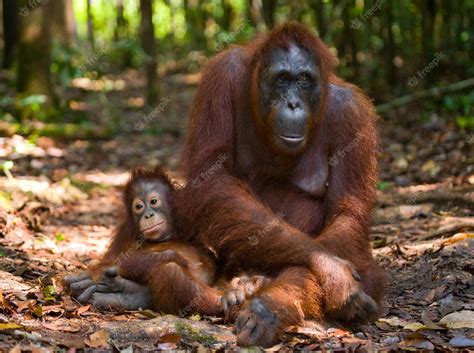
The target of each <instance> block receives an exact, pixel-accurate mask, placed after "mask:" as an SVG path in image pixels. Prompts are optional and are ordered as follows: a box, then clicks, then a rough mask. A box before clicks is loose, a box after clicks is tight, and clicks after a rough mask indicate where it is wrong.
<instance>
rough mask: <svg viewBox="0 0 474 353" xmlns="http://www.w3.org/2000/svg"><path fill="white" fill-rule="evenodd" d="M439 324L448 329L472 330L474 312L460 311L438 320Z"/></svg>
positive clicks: (473, 326)
mask: <svg viewBox="0 0 474 353" xmlns="http://www.w3.org/2000/svg"><path fill="white" fill-rule="evenodd" d="M439 323H440V324H443V325H446V327H448V328H452V329H457V328H472V329H474V311H471V310H461V311H456V312H454V313H451V314H448V315H446V316H445V317H443V318H442V319H441V320H439Z"/></svg>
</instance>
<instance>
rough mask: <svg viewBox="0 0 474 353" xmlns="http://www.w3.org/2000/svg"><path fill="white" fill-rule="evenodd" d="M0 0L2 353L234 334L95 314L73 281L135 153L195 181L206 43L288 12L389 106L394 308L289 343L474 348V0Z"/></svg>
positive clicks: (150, 346)
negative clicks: (190, 145) (69, 284)
mask: <svg viewBox="0 0 474 353" xmlns="http://www.w3.org/2000/svg"><path fill="white" fill-rule="evenodd" d="M0 5H1V6H0V351H2V350H5V351H6V349H11V348H13V347H15V348H14V350H13V352H18V351H20V350H21V349H25V350H27V351H35V352H39V351H40V350H38V349H37V347H38V346H41V347H46V348H48V349H49V350H48V351H53V350H54V351H56V350H58V347H61V348H71V347H72V348H85V347H90V348H97V347H110V346H109V343H110V342H109V336H108V335H109V334H108V333H107V332H105V331H104V330H102V329H101V330H99V331H97V330H98V329H99V328H103V327H109V329H108V330H109V331H110V335H111V336H110V337H114V339H113V344H114V347H115V348H116V349H117V350H121V349H124V348H126V347H131V346H133V347H138V348H142V349H144V350H156V348H157V347H158V348H162V349H174V348H176V347H179V348H180V349H187V350H192V351H195V350H197V348H196V347H199V351H205V350H201V348H202V347H201V346H205V347H214V348H216V347H217V348H226V349H235V341H233V340H235V337H233V335H232V333H231V332H230V330H231V326H230V325H227V326H226V327H227V328H226V329H225V330H224V331H219V332H220V333H219V334H216V332H217V331H215V330H216V329H217V328H218V327H220V329H219V330H221V329H222V327H223V326H216V325H215V323H216V322H217V323H218V325H219V321H215V319H213V320H212V321H211V323H212V324H209V320H207V319H205V320H199V321H196V319H195V318H194V319H193V320H185V319H178V320H180V321H179V322H178V324H179V325H178V324H176V325H175V321H174V320H175V319H176V318H175V319H170V318H169V317H159V316H158V317H156V318H155V319H153V320H155V321H153V322H154V324H150V323H149V321H144V320H149V319H150V317H155V316H157V314H156V313H150V312H149V311H146V312H145V313H142V312H132V313H130V312H127V313H123V314H122V315H114V314H110V313H98V312H97V311H95V310H94V308H92V307H91V306H90V305H85V306H80V305H79V304H77V303H74V302H73V301H72V300H71V298H70V297H69V296H67V295H64V293H63V292H62V287H61V285H60V280H59V278H60V276H61V275H62V274H64V273H67V272H76V271H80V270H84V269H86V268H87V266H88V265H89V264H90V263H91V262H92V261H94V260H97V259H98V258H100V255H101V254H102V253H103V252H104V251H105V249H106V248H107V244H108V242H109V239H110V234H111V233H112V230H113V228H114V227H115V226H116V224H117V219H118V217H119V210H118V207H119V206H118V205H119V200H120V185H122V184H123V183H124V182H125V180H127V177H128V170H129V168H130V167H131V166H133V165H137V164H141V165H145V166H153V165H156V164H162V165H163V166H164V167H165V168H166V169H167V170H169V171H170V173H171V175H172V177H173V178H174V179H175V180H176V181H178V182H181V181H182V179H181V178H180V174H179V170H178V168H177V165H178V158H179V155H180V150H181V146H182V145H183V141H184V135H185V133H186V127H187V121H188V116H189V108H190V105H191V102H192V98H193V96H194V93H195V91H196V86H197V84H198V83H199V80H200V74H199V73H200V70H201V68H202V67H203V66H204V65H205V64H206V62H207V61H208V60H209V57H211V56H212V55H214V54H216V53H218V52H220V51H222V50H225V48H227V47H229V46H230V45H233V44H239V43H245V42H246V41H248V40H251V39H252V38H254V36H255V35H258V34H259V33H261V32H264V31H266V30H268V29H271V28H272V27H273V26H275V25H277V24H278V23H280V22H283V21H287V20H296V21H300V22H302V23H305V24H306V25H307V26H309V27H310V28H311V29H312V30H313V31H314V32H315V33H318V34H319V36H321V38H322V39H323V40H324V41H325V42H326V43H327V45H328V46H329V48H330V50H331V51H332V52H333V54H334V56H335V57H337V58H338V60H339V66H338V68H337V73H338V75H340V76H342V77H343V78H345V79H346V80H348V81H350V82H353V83H355V84H356V85H359V86H360V87H362V88H363V89H364V90H366V91H367V93H368V94H369V95H370V96H371V97H372V98H373V99H374V101H375V104H376V106H377V110H378V112H379V113H380V116H381V119H380V120H379V122H378V126H379V130H380V137H381V142H382V143H381V147H382V148H381V152H380V155H379V162H380V163H379V180H378V183H377V187H378V206H377V209H376V210H375V212H374V222H373V226H372V227H371V229H370V239H371V242H372V246H373V248H374V255H375V257H376V259H377V261H378V262H379V263H381V265H382V266H383V267H384V269H385V270H386V271H387V272H388V274H389V276H390V291H389V294H388V298H387V305H386V306H385V308H384V312H383V313H382V318H381V319H380V320H378V321H377V322H375V323H372V324H370V325H367V326H365V327H363V328H361V329H360V330H361V331H360V332H356V331H354V332H349V331H347V330H342V329H341V328H337V329H334V328H329V329H328V330H325V329H324V330H323V331H322V332H321V331H320V330H316V328H315V326H311V325H309V326H308V327H305V328H302V329H301V330H298V331H297V332H296V333H295V332H293V333H288V334H286V335H285V338H284V340H283V342H284V343H282V345H280V346H279V348H278V349H280V348H282V347H289V350H288V351H293V350H300V349H305V350H310V351H315V350H331V349H335V350H341V349H342V348H345V350H347V351H356V350H359V348H360V349H361V350H363V351H364V350H365V351H374V350H375V351H377V350H387V351H388V350H390V351H396V350H403V351H407V350H411V351H419V350H425V351H428V350H435V349H436V350H437V351H448V350H450V349H453V348H466V347H474V330H473V328H474V304H473V303H474V295H473V290H472V289H473V287H474V282H473V278H474V277H473V274H474V258H473V257H472V253H473V246H474V242H473V239H474V55H473V54H474V0H453V1H450V0H397V1H390V0H312V1H298V0H286V1H284V0H278V1H269V0H49V1H47V0H42V1H40V0H0ZM351 148H352V147H351ZM342 152H344V153H343V155H345V154H346V152H347V153H349V152H350V150H349V149H347V150H346V149H344V150H343V151H342ZM346 158H351V157H350V156H349V155H348V156H347V157H346ZM163 320H164V321H163ZM206 320H207V323H206V322H204V321H206ZM183 323H184V324H183ZM122 324H123V325H124V326H123V328H120V327H122V326H121V325H122ZM201 324H202V325H204V326H205V328H204V330H203V332H205V333H206V334H205V335H204V334H201V330H202V329H203V328H202V327H203V326H202V325H201ZM220 324H222V322H220ZM104 325H105V326H104ZM107 325H112V326H107ZM163 325H164V326H163ZM183 325H184V326H183ZM196 325H198V326H196ZM141 327H144V328H146V329H147V330H146V332H147V334H150V335H151V333H150V331H149V330H148V329H149V328H152V327H153V328H154V329H156V330H155V331H154V332H153V335H154V336H153V337H150V339H144V336H143V331H144V329H142V328H141ZM94 331H97V332H95V333H94V334H92V335H91V333H92V332H94ZM125 332H126V334H125ZM170 332H172V333H176V332H177V334H168V333H170ZM196 332H197V333H196ZM209 337H210V338H209ZM211 338H212V339H211ZM196 341H197V343H196ZM232 342H234V343H232ZM32 347H33V348H32ZM364 347H365V348H364ZM19 348H20V349H19ZM126 351H127V352H129V351H130V350H129V348H127V350H126Z"/></svg>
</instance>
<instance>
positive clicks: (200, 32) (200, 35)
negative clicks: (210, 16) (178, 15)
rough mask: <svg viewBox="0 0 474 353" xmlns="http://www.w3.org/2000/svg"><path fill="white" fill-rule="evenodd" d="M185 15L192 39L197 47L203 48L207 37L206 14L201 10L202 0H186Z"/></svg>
mask: <svg viewBox="0 0 474 353" xmlns="http://www.w3.org/2000/svg"><path fill="white" fill-rule="evenodd" d="M183 6H184V16H185V19H186V26H187V28H188V33H190V37H191V40H192V41H193V44H195V48H203V47H205V44H206V37H205V36H204V30H205V26H204V24H205V23H204V21H205V19H204V14H203V12H202V11H201V1H200V0H184V5H183Z"/></svg>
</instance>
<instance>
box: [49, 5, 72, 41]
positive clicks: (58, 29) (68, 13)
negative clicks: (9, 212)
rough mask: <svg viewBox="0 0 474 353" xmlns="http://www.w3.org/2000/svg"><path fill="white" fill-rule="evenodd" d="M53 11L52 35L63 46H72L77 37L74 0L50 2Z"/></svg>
mask: <svg viewBox="0 0 474 353" xmlns="http://www.w3.org/2000/svg"><path fill="white" fill-rule="evenodd" d="M49 6H50V9H51V11H50V13H51V35H52V37H53V38H54V39H56V40H58V41H59V42H60V43H61V44H62V45H63V46H65V47H70V46H71V45H72V44H73V43H74V41H75V38H76V27H75V23H74V11H73V6H72V0H54V1H50V2H49Z"/></svg>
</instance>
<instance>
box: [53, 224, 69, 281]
mask: <svg viewBox="0 0 474 353" xmlns="http://www.w3.org/2000/svg"><path fill="white" fill-rule="evenodd" d="M55 238H56V242H57V243H59V242H61V241H64V240H66V236H65V235H64V234H63V233H61V232H57V233H56V237H55ZM53 289H54V288H53Z"/></svg>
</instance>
